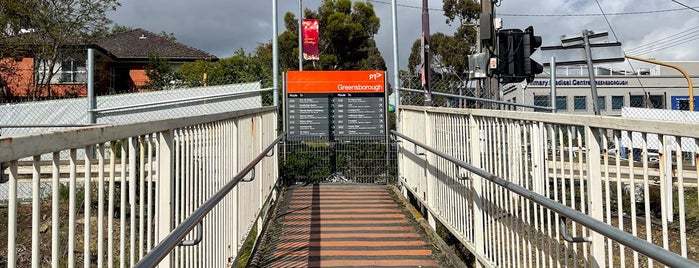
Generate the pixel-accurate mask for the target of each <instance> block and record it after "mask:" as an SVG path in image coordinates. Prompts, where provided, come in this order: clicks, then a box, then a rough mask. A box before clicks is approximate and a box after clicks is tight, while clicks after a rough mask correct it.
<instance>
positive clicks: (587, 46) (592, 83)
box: [582, 30, 600, 115]
mask: <svg viewBox="0 0 699 268" xmlns="http://www.w3.org/2000/svg"><path fill="white" fill-rule="evenodd" d="M589 34H591V32H589V31H588V30H583V31H582V35H583V41H584V43H585V58H586V60H587V74H588V75H589V76H590V91H591V93H592V110H593V111H594V112H595V115H600V112H599V103H598V102H597V81H596V80H595V69H594V67H593V66H592V51H591V50H590V37H589V36H588V35H589Z"/></svg>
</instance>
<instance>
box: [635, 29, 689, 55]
mask: <svg viewBox="0 0 699 268" xmlns="http://www.w3.org/2000/svg"><path fill="white" fill-rule="evenodd" d="M691 32H694V33H697V32H699V26H694V27H692V28H689V29H687V30H682V31H680V32H678V33H675V34H672V35H668V36H664V37H662V38H659V39H657V40H654V41H650V42H648V43H644V44H641V45H638V46H636V47H633V48H630V49H628V50H627V51H633V50H641V49H645V48H648V46H657V45H658V44H661V43H671V42H674V41H676V40H677V39H673V37H676V36H679V35H684V36H687V34H691ZM680 38H684V37H680Z"/></svg>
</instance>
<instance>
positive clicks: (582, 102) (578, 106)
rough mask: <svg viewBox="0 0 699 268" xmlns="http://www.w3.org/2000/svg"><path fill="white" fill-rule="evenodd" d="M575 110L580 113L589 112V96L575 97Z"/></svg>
mask: <svg viewBox="0 0 699 268" xmlns="http://www.w3.org/2000/svg"><path fill="white" fill-rule="evenodd" d="M573 109H575V110H578V111H580V110H587V96H574V97H573Z"/></svg>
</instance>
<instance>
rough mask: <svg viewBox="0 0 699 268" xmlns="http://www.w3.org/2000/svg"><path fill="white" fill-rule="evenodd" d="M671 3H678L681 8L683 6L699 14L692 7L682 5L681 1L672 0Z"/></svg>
mask: <svg viewBox="0 0 699 268" xmlns="http://www.w3.org/2000/svg"><path fill="white" fill-rule="evenodd" d="M670 1H672V2H675V3H677V4H678V5H680V6H683V7H686V8H689V9H691V10H694V12H697V13H699V10H696V9H695V8H693V7H690V6H688V5H685V4H682V3H680V2H679V1H676V0H670Z"/></svg>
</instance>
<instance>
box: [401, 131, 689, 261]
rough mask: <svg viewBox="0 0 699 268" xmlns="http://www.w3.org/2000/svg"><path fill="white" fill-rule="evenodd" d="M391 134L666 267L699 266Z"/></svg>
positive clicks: (441, 153)
mask: <svg viewBox="0 0 699 268" xmlns="http://www.w3.org/2000/svg"><path fill="white" fill-rule="evenodd" d="M391 134H393V135H395V136H398V137H400V138H402V139H404V140H407V141H409V142H411V143H413V144H416V145H418V146H420V147H422V148H423V149H425V150H427V151H429V152H431V153H434V154H436V155H438V156H440V157H442V158H444V159H447V160H449V161H451V162H453V163H454V164H457V165H459V166H461V167H463V168H465V169H467V170H468V171H470V172H473V173H475V174H476V175H478V176H480V177H482V178H484V179H486V180H489V181H491V182H493V183H495V184H497V185H500V186H501V187H503V188H505V189H507V190H509V191H511V192H514V193H516V194H518V195H520V196H522V197H524V198H527V199H529V200H531V201H533V202H535V203H537V204H539V205H542V206H544V207H546V208H548V209H550V210H553V211H555V212H557V213H559V214H560V215H561V216H563V217H566V218H569V219H571V220H574V221H576V222H578V223H580V224H582V225H583V226H585V227H587V228H590V229H591V230H593V231H595V232H597V233H599V234H602V235H604V236H606V237H608V238H611V239H613V240H615V241H617V242H618V243H619V244H622V245H625V246H627V247H629V248H632V249H633V250H635V251H638V252H640V253H641V254H644V255H646V256H648V257H650V258H652V259H655V260H657V261H659V262H661V263H663V264H665V265H667V266H670V267H697V266H699V264H698V263H696V262H693V261H691V260H689V259H686V258H683V257H682V256H680V255H677V254H675V253H674V252H671V251H668V250H666V249H664V248H661V247H658V246H656V245H654V244H652V243H649V242H648V241H645V240H643V239H640V238H638V237H636V236H633V235H631V234H629V233H627V232H624V231H622V230H619V229H617V228H614V227H612V226H610V225H607V224H606V223H604V222H601V221H598V220H596V219H594V218H592V217H590V216H588V215H585V214H583V213H581V212H579V211H577V210H574V209H572V208H569V207H567V206H564V205H561V204H559V203H557V202H555V201H553V200H551V199H549V198H546V197H545V196H543V195H540V194H537V193H535V192H532V191H530V190H529V189H526V188H524V187H521V186H519V185H517V184H514V183H511V182H509V181H506V180H505V179H503V178H500V177H498V176H496V175H493V174H490V173H488V172H487V171H485V170H483V169H480V168H478V167H475V166H473V165H471V164H469V163H466V162H464V161H461V160H459V159H457V158H455V157H453V156H451V155H448V154H445V153H443V152H441V151H438V150H436V149H434V148H432V147H429V146H428V145H425V144H423V143H421V142H419V141H417V140H414V139H412V138H410V137H408V136H406V135H403V134H401V133H399V132H397V131H395V130H392V131H391Z"/></svg>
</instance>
